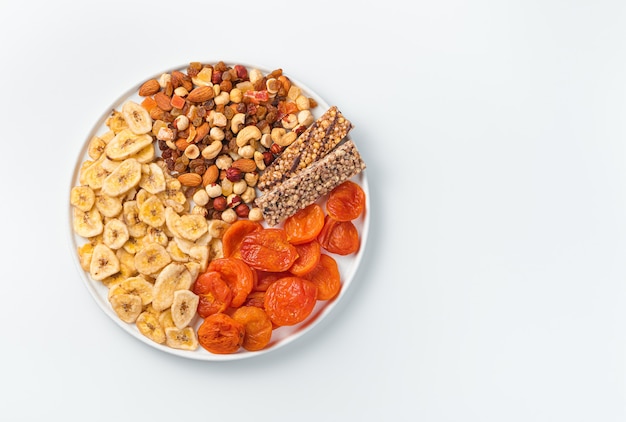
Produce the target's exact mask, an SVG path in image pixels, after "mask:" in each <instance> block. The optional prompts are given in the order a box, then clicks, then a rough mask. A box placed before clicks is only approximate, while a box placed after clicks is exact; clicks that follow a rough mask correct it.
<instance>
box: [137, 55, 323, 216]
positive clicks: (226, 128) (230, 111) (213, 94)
mask: <svg viewBox="0 0 626 422" xmlns="http://www.w3.org/2000/svg"><path fill="white" fill-rule="evenodd" d="M138 94H139V95H140V96H141V97H143V101H142V106H143V107H145V108H146V109H147V110H148V111H149V113H150V117H151V118H152V119H153V121H154V123H153V128H152V135H154V137H155V138H156V140H157V146H158V149H159V150H160V153H161V157H162V159H163V160H164V163H165V166H166V168H167V170H168V171H169V172H170V174H171V175H173V176H175V177H176V178H177V179H178V180H179V181H180V183H181V184H182V185H183V186H184V190H185V193H186V195H187V196H188V197H189V198H193V201H194V203H195V206H196V209H194V212H196V213H200V214H203V215H205V216H206V218H207V219H222V220H224V221H226V222H233V221H235V220H236V219H238V218H249V219H251V220H261V219H262V218H263V216H262V213H261V212H260V210H259V209H258V208H256V207H255V206H254V199H255V198H256V189H255V186H256V184H257V182H258V178H259V172H260V171H262V170H264V169H265V167H266V166H268V165H269V164H270V163H271V162H272V161H273V160H274V158H275V157H276V156H277V155H279V154H280V153H281V152H282V150H283V148H285V147H286V146H288V145H290V144H291V143H292V142H294V141H295V140H296V138H297V137H298V135H299V134H301V133H302V132H303V131H304V130H306V128H307V127H308V126H309V125H310V124H311V123H313V121H314V117H313V114H312V112H311V110H312V109H314V108H315V107H316V106H317V103H316V101H315V100H314V99H313V98H310V97H307V96H306V95H304V94H303V93H302V91H301V89H300V88H298V87H297V86H296V85H295V84H293V83H292V82H291V80H290V79H289V78H288V77H287V76H285V75H283V72H282V70H281V69H276V70H274V71H272V72H270V73H268V74H265V75H264V74H263V73H262V72H261V71H260V70H258V69H248V68H246V67H245V66H243V65H234V66H228V65H226V64H225V63H224V62H218V63H216V64H203V63H200V62H192V63H190V64H189V66H188V67H187V69H186V72H182V71H179V70H175V71H172V72H171V73H164V74H162V75H160V76H159V77H158V78H153V79H150V80H148V81H146V82H145V83H143V84H142V85H141V87H140V88H139V91H138Z"/></svg>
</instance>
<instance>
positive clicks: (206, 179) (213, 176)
mask: <svg viewBox="0 0 626 422" xmlns="http://www.w3.org/2000/svg"><path fill="white" fill-rule="evenodd" d="M219 175H220V170H219V169H218V168H217V166H216V165H215V164H213V165H210V166H209V168H207V169H206V171H205V172H204V174H203V175H202V186H204V187H207V186H209V185H210V184H211V183H215V182H216V181H217V178H218V176H219Z"/></svg>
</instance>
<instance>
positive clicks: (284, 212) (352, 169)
mask: <svg viewBox="0 0 626 422" xmlns="http://www.w3.org/2000/svg"><path fill="white" fill-rule="evenodd" d="M364 169H365V162H364V161H363V159H362V158H361V155H360V154H359V151H358V150H357V148H356V145H355V144H354V142H352V141H351V140H347V141H345V142H344V143H342V144H340V145H339V146H337V147H336V148H335V149H334V150H333V151H331V152H330V153H329V154H327V155H326V156H325V157H324V158H322V159H320V160H317V161H316V162H314V163H313V164H311V165H310V166H309V167H307V168H306V169H304V170H302V171H301V172H299V173H298V174H296V175H295V176H292V177H290V178H289V179H286V180H285V181H284V182H283V183H281V184H280V185H277V186H276V187H274V188H273V189H272V190H270V191H268V192H265V193H264V194H263V195H262V196H261V197H259V198H257V199H256V201H255V202H256V205H257V206H259V208H261V211H262V212H263V217H264V218H265V221H266V222H267V224H268V225H269V226H275V225H277V224H279V223H280V222H282V221H283V220H285V219H286V218H288V217H289V216H291V215H293V214H295V213H296V212H297V211H298V210H300V209H302V208H305V207H307V206H308V205H310V204H312V203H314V202H315V201H317V200H318V199H319V198H320V197H321V196H323V195H326V194H327V193H329V192H330V191H331V190H333V189H334V188H335V187H337V186H339V185H340V184H341V183H343V182H345V181H346V180H348V179H350V178H351V177H353V176H355V175H357V174H359V173H360V172H361V171H363V170H364Z"/></svg>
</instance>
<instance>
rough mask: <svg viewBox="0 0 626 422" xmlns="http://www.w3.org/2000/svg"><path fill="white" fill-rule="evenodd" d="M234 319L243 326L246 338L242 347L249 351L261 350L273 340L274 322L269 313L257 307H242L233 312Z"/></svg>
mask: <svg viewBox="0 0 626 422" xmlns="http://www.w3.org/2000/svg"><path fill="white" fill-rule="evenodd" d="M232 318H233V319H234V320H235V321H237V322H239V323H240V324H243V326H244V327H245V332H246V334H245V336H244V338H243V343H242V346H243V348H244V349H246V350H249V351H256V350H261V349H263V348H264V347H265V346H267V345H268V344H269V342H270V339H271V338H272V328H273V326H272V321H271V320H270V317H269V316H267V313H265V311H264V310H263V309H261V308H259V307H256V306H242V307H240V308H237V310H235V312H233V315H232Z"/></svg>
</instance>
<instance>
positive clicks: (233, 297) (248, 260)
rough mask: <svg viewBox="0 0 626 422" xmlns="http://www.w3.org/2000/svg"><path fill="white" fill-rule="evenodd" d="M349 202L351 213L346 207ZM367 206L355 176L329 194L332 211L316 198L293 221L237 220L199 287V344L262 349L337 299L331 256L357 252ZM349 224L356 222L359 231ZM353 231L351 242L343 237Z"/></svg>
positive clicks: (213, 348) (214, 349)
mask: <svg viewBox="0 0 626 422" xmlns="http://www.w3.org/2000/svg"><path fill="white" fill-rule="evenodd" d="M329 203H330V205H329ZM346 207H349V208H350V211H349V212H348V211H342V210H345V209H347V208H346ZM364 208H365V195H364V193H363V190H362V189H361V188H360V187H359V186H358V185H357V184H355V183H353V182H350V181H348V182H344V183H343V184H342V185H340V186H338V187H337V188H336V189H335V190H333V191H332V192H331V194H330V195H329V197H328V200H327V203H326V209H327V210H329V209H332V210H333V216H331V215H330V214H328V215H326V213H325V211H324V208H323V207H322V206H321V205H319V204H318V203H314V204H311V205H309V206H307V207H306V208H303V209H302V210H300V211H299V212H297V213H296V214H294V215H292V216H291V217H289V218H287V219H286V220H285V222H284V225H283V226H282V227H264V226H263V225H261V224H260V223H258V222H254V221H249V220H238V221H236V222H234V223H233V224H231V225H230V227H229V228H228V229H226V231H225V232H224V235H223V236H222V250H223V252H224V257H223V258H221V259H217V260H214V261H212V262H211V263H210V264H209V266H208V268H207V271H206V272H204V273H202V274H200V275H199V276H198V279H197V280H196V282H195V284H194V286H193V287H192V291H193V292H194V293H196V294H197V295H198V296H199V297H200V301H199V304H198V314H199V316H200V317H201V318H203V322H202V323H201V325H200V328H199V329H198V341H199V343H200V345H201V346H202V347H204V348H205V349H206V350H208V351H209V352H211V353H218V354H228V353H235V352H237V351H238V350H239V349H240V348H241V347H243V348H244V349H246V350H249V351H254V350H262V349H263V348H265V347H266V346H267V345H268V344H269V343H270V340H271V338H272V331H273V330H274V329H276V328H279V327H282V326H292V325H295V324H299V323H301V322H303V321H305V320H306V319H307V318H308V317H309V316H310V315H311V313H312V312H313V310H314V308H315V305H316V303H317V301H326V300H331V299H333V298H335V297H336V296H337V295H338V294H339V292H340V290H341V285H342V283H341V274H340V273H339V268H338V265H337V261H336V260H335V258H333V256H332V254H336V253H339V254H340V255H347V254H351V253H354V252H356V251H357V250H358V247H359V244H360V240H359V235H358V231H357V230H356V227H355V226H354V223H353V222H352V220H354V219H356V218H358V217H359V216H361V214H362V213H363V212H364ZM355 210H356V211H355ZM329 213H330V211H329ZM336 218H341V219H342V220H341V221H340V220H337V219H336ZM345 227H354V232H352V231H348V230H346V228H345ZM346 233H349V239H347V240H343V241H341V239H340V238H341V237H342V236H344V235H345V234H346ZM355 245H356V246H355Z"/></svg>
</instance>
